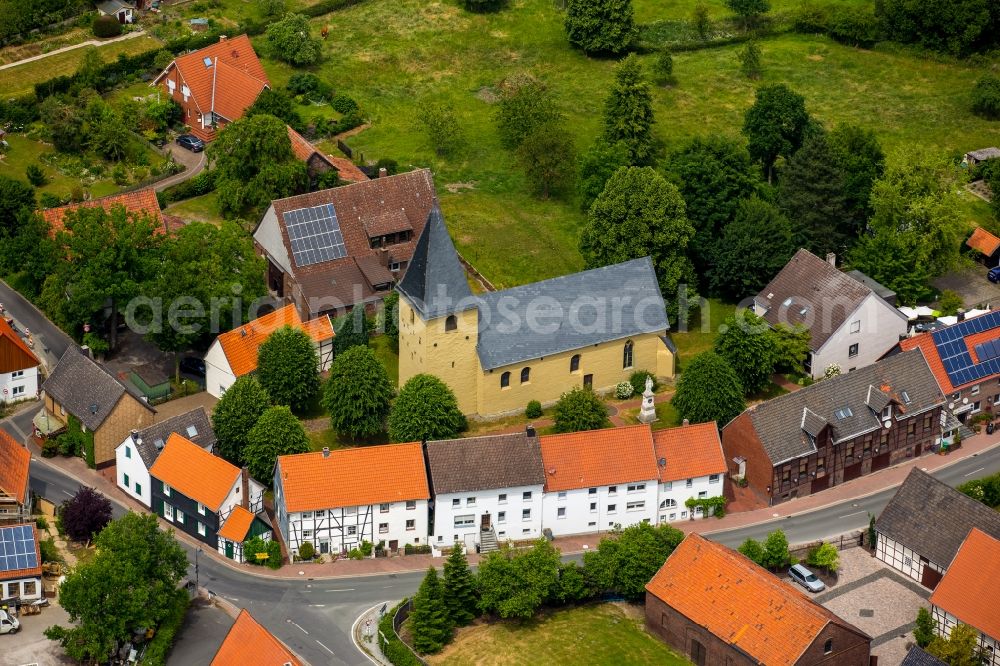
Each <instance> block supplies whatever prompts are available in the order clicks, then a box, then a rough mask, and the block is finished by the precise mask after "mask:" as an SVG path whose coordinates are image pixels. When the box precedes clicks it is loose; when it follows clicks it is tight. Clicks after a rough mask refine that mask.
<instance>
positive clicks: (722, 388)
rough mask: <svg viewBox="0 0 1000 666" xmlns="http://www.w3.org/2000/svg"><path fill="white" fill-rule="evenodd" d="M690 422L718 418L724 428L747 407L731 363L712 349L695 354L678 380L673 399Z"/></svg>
mask: <svg viewBox="0 0 1000 666" xmlns="http://www.w3.org/2000/svg"><path fill="white" fill-rule="evenodd" d="M671 402H672V403H673V405H674V407H676V408H677V411H678V413H679V414H680V416H681V418H685V419H688V420H689V421H690V422H691V423H705V422H707V421H715V422H717V423H718V424H719V427H722V426H724V425H726V424H727V423H729V421H731V420H732V419H733V418H735V417H736V416H739V414H740V412H742V411H743V408H744V407H745V406H746V403H745V402H744V401H743V384H742V383H741V382H740V378H739V377H738V376H737V374H736V371H735V370H733V369H732V368H731V367H730V366H729V364H728V363H726V362H725V361H724V360H723V359H722V358H721V357H720V356H719V355H718V354H716V353H715V352H712V351H707V352H702V353H701V354H698V355H697V356H695V357H694V358H693V359H692V360H691V362H690V363H688V365H687V367H686V368H684V372H682V373H681V378H680V381H678V382H677V393H675V394H674V397H673V400H672V401H671Z"/></svg>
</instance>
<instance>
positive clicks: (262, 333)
mask: <svg viewBox="0 0 1000 666" xmlns="http://www.w3.org/2000/svg"><path fill="white" fill-rule="evenodd" d="M286 325H287V326H291V327H292V328H298V329H302V330H303V331H305V332H306V334H307V335H308V336H309V337H310V338H312V339H313V340H315V341H317V342H321V341H323V340H329V339H331V338H333V336H334V332H333V324H332V323H331V322H330V318H329V317H327V316H323V317H318V318H316V319H313V320H311V321H307V322H305V323H303V322H302V319H301V318H299V313H298V311H296V309H295V306H294V305H286V306H285V307H283V308H280V309H278V310H275V311H274V312H271V313H269V314H266V315H264V316H263V317H258V318H257V319H254V320H253V321H251V322H249V323H247V324H244V325H243V326H240V327H239V328H234V329H233V330H231V331H228V332H226V333H223V334H222V335H220V336H219V337H218V338H217V340H218V342H219V344H220V345H222V351H223V352H224V353H225V355H226V360H228V361H229V367H230V369H231V370H232V371H233V374H234V375H236V376H237V377H242V376H243V375H245V374H247V373H249V372H253V371H254V370H256V369H257V350H258V349H259V348H260V346H261V345H262V344H264V340H267V336H269V335H271V333H274V332H275V331H276V330H278V329H279V328H282V327H283V326H286Z"/></svg>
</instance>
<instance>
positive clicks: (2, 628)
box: [0, 610, 21, 634]
mask: <svg viewBox="0 0 1000 666" xmlns="http://www.w3.org/2000/svg"><path fill="white" fill-rule="evenodd" d="M20 628H21V623H20V622H18V620H17V618H16V617H14V616H13V615H10V614H9V613H8V612H7V611H3V610H0V634H16V633H17V630H18V629H20Z"/></svg>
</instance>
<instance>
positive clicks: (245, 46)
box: [151, 35, 271, 141]
mask: <svg viewBox="0 0 1000 666" xmlns="http://www.w3.org/2000/svg"><path fill="white" fill-rule="evenodd" d="M151 85H157V86H160V87H162V88H163V90H164V91H165V92H166V93H167V94H168V95H169V96H170V97H171V99H173V100H174V101H175V102H177V103H178V104H179V105H180V106H181V109H182V110H183V113H184V122H185V123H186V124H187V125H188V126H190V128H191V133H192V134H194V135H195V136H197V137H198V138H200V139H202V140H203V141H211V140H213V139H214V138H215V136H216V133H217V132H218V130H220V129H222V128H223V127H225V126H226V125H227V124H228V123H231V122H233V121H234V120H239V119H240V118H242V117H243V114H244V113H245V112H246V110H247V109H248V108H250V107H251V106H252V105H253V103H254V102H255V101H257V97H259V96H260V94H261V92H263V91H264V89H265V88H270V87H271V83H270V81H269V80H268V78H267V74H266V73H265V72H264V68H263V67H262V66H261V64H260V60H259V59H258V58H257V53H256V52H254V50H253V45H252V44H251V43H250V38H249V37H247V36H246V35H239V36H238V37H232V38H227V37H226V36H225V35H222V36H221V37H219V41H218V42H216V43H215V44H211V45H209V46H206V47H205V48H203V49H198V50H197V51H192V52H191V53H186V54H184V55H182V56H178V57H177V58H176V59H175V60H174V61H173V62H171V63H170V64H169V65H167V68H166V69H164V70H163V72H161V73H160V75H159V76H157V77H156V78H155V79H154V80H153V83H152V84H151Z"/></svg>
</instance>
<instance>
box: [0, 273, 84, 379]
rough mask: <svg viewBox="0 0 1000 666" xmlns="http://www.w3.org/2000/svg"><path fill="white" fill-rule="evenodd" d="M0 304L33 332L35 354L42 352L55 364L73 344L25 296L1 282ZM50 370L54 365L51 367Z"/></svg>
mask: <svg viewBox="0 0 1000 666" xmlns="http://www.w3.org/2000/svg"><path fill="white" fill-rule="evenodd" d="M0 303H3V306H4V307H5V308H6V309H7V312H8V314H10V315H11V316H12V317H14V319H16V320H17V322H18V324H19V325H20V327H21V328H27V329H28V330H30V331H31V335H32V337H33V338H34V339H35V352H36V353H37V352H41V353H43V354H45V355H46V356H47V357H48V358H47V360H48V361H49V362H50V363H52V364H54V363H55V361H58V360H59V358H60V357H61V356H62V355H63V352H65V351H66V349H67V348H68V347H69V346H70V345H71V344H73V341H72V340H71V339H70V338H69V336H68V335H66V334H65V333H63V332H62V331H61V330H59V327H58V326H56V325H55V324H53V323H52V322H51V321H49V320H48V319H46V318H45V315H43V314H42V313H41V312H39V311H38V310H37V309H36V308H35V306H34V305H32V304H31V303H30V302H28V300H27V299H26V298H24V296H22V295H21V294H19V293H17V292H16V291H15V290H14V289H12V288H11V287H10V285H8V284H7V283H6V282H4V281H2V280H0ZM49 367H50V369H51V367H53V365H50V366H49Z"/></svg>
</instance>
